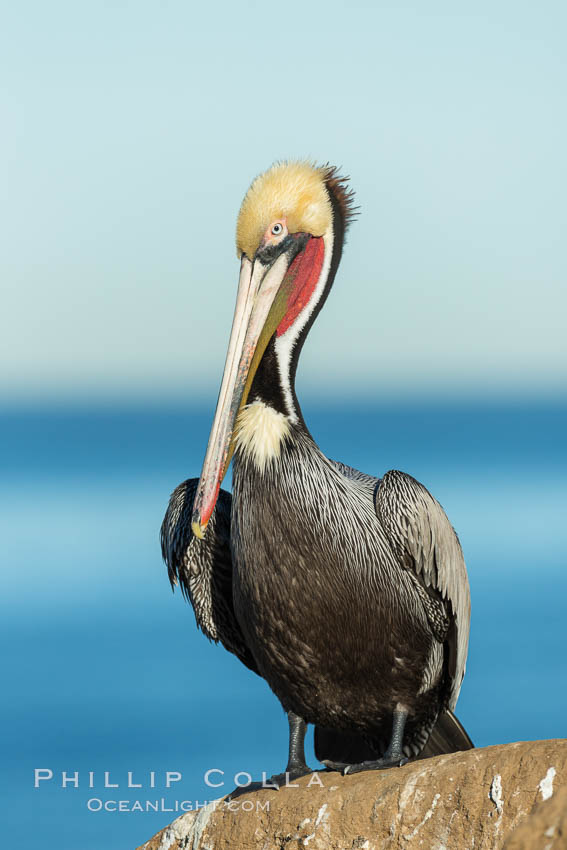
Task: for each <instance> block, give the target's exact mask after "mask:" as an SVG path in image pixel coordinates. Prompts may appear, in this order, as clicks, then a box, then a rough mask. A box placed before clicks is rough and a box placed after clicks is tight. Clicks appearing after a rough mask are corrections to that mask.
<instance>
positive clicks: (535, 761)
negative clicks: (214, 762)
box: [138, 740, 567, 850]
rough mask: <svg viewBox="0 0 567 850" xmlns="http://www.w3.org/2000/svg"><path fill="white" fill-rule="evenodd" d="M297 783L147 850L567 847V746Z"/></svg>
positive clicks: (196, 817)
mask: <svg viewBox="0 0 567 850" xmlns="http://www.w3.org/2000/svg"><path fill="white" fill-rule="evenodd" d="M297 785H298V786H299V787H298V788H285V789H282V790H280V791H272V790H268V789H262V790H258V791H247V792H241V793H240V794H239V795H238V796H235V797H233V799H232V800H230V798H223V800H221V801H219V802H218V804H216V806H215V804H209V805H208V806H207V807H205V808H204V809H200V810H199V811H197V812H189V813H187V814H185V815H182V816H181V817H180V818H177V820H175V821H174V822H173V823H172V824H171V826H169V827H166V828H165V829H164V830H162V831H161V832H159V833H158V834H157V835H155V836H154V837H153V838H152V839H150V841H148V842H147V843H146V844H144V845H142V847H141V848H138V850H300V848H304V847H307V848H309V850H323V848H324V850H414V848H420V850H473V848H474V850H499V848H504V844H505V842H506V841H507V839H508V838H509V837H510V840H509V842H508V843H506V845H505V847H506V850H527V848H528V847H529V848H538V850H539V849H540V848H541V850H563V848H564V847H565V846H566V845H565V844H562V843H560V842H561V841H563V840H564V839H563V837H562V836H564V834H565V829H566V820H565V797H564V792H565V791H567V740H557V741H535V742H526V743H518V744H505V745H503V746H497V747H487V748H486V749H481V750H469V751H468V752H464V753H454V754H452V755H446V756H439V757H437V758H435V759H428V760H426V761H420V762H414V763H413V764H408V765H406V766H405V767H402V768H397V769H392V770H388V771H383V772H365V773H359V774H355V775H353V776H344V777H343V776H339V775H338V774H337V773H328V772H325V771H322V772H321V773H319V774H315V775H313V776H306V777H303V778H302V779H300V780H299V781H298V782H297ZM559 791H561V795H559V793H558V792H559ZM554 798H555V799H554ZM543 800H545V801H546V802H545V803H544V804H543V805H542V806H541V807H540V806H537V804H538V803H540V802H542V801H543ZM555 801H559V802H558V803H557V805H556V808H554V807H553V806H555ZM561 801H563V802H561ZM552 802H553V806H550V805H549V803H552ZM534 806H536V807H537V808H536V810H535V811H534V815H533V828H534V832H533V833H529V834H528V835H527V837H526V838H524V833H523V830H524V829H527V828H528V827H529V825H530V824H531V823H532V821H531V819H530V820H529V821H528V822H526V823H525V826H523V827H522V829H518V830H517V832H516V833H514V835H513V836H511V833H512V832H513V830H514V829H515V828H516V827H517V826H518V825H519V824H521V823H522V822H525V821H526V818H527V817H528V815H530V813H531V812H532V810H533V809H534ZM552 827H553V828H554V829H555V832H554V833H553V835H551V834H550V835H548V834H547V833H546V830H549V829H551V828H552ZM532 834H533V841H534V842H535V843H531V844H530V843H529V842H530V840H531V838H530V836H531V835H532ZM542 836H543V838H542ZM514 841H519V842H522V841H523V842H524V843H516V844H515V843H513V842H514ZM545 841H548V842H553V841H556V843H551V844H549V847H547V845H546V844H545ZM526 842H528V843H526ZM557 842H559V843H557Z"/></svg>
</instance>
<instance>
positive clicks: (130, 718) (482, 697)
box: [0, 401, 567, 850]
mask: <svg viewBox="0 0 567 850" xmlns="http://www.w3.org/2000/svg"><path fill="white" fill-rule="evenodd" d="M212 407H213V405H212V404H211V405H208V406H203V407H202V408H199V409H194V408H183V407H178V408H174V407H171V408H170V409H165V408H164V407H160V408H159V409H157V408H153V407H144V406H142V405H140V406H138V407H133V406H129V407H124V409H120V408H118V407H117V406H116V405H114V406H113V407H97V408H92V409H89V408H87V407H81V408H77V409H71V408H62V407H57V408H55V407H54V408H49V409H46V408H37V409H32V408H28V409H8V410H4V411H3V413H2V414H1V416H0V431H1V439H0V452H1V453H2V480H1V483H0V500H1V512H0V523H1V525H2V531H1V538H0V539H1V541H2V550H3V556H2V565H3V569H2V584H3V589H2V617H1V621H0V628H1V630H2V639H3V646H4V653H3V668H4V669H3V675H2V680H3V684H4V688H3V699H2V706H1V711H2V732H3V735H2V738H3V756H2V801H3V807H4V810H5V816H4V823H3V831H2V835H3V842H4V844H5V846H14V847H15V846H17V847H18V848H32V847H36V846H37V844H38V839H39V840H41V844H42V846H43V847H45V848H54V850H55V848H57V850H67V848H69V850H71V848H73V850H74V848H76V847H81V850H102V848H105V850H123V848H128V847H130V848H134V847H136V846H137V845H139V844H141V843H142V842H143V841H145V840H147V839H148V838H149V837H150V836H151V835H152V834H153V833H154V832H156V831H157V830H158V829H160V828H161V827H162V826H164V825H166V824H167V823H169V822H170V821H171V820H172V819H173V818H174V817H175V816H176V815H177V814H181V811H180V810H179V811H177V812H176V811H175V808H176V806H179V805H180V804H181V803H183V802H184V801H186V802H187V803H188V804H191V805H193V806H194V805H197V804H199V805H201V804H202V803H203V802H205V801H206V800H210V799H214V798H216V797H219V796H221V795H222V794H223V793H227V792H228V791H229V790H231V789H232V788H233V787H234V784H235V781H234V777H235V774H238V773H241V777H240V781H243V782H245V781H246V776H245V774H246V773H248V774H250V775H251V776H252V777H254V778H255V779H259V778H261V775H262V771H266V772H267V773H268V774H270V773H273V772H276V771H279V770H281V769H283V767H284V765H285V758H286V755H287V724H286V721H285V717H284V715H283V713H282V711H281V708H280V707H279V704H278V702H277V700H276V698H275V697H274V696H273V695H272V693H271V692H270V690H269V688H268V687H267V685H266V684H265V683H264V682H263V681H262V680H260V679H259V678H257V677H256V676H254V675H253V674H252V673H250V672H249V671H248V670H246V669H245V668H244V667H243V666H242V665H241V664H240V663H239V662H238V661H237V660H236V659H235V658H234V657H232V656H230V655H229V654H228V653H227V652H225V651H224V650H223V649H222V648H220V647H216V646H214V645H212V644H210V643H209V642H208V641H207V640H206V639H205V638H204V637H203V635H201V634H200V633H199V632H198V631H197V629H196V627H195V622H194V618H193V613H192V611H191V608H190V607H189V606H188V604H187V603H185V602H184V601H183V599H182V597H181V595H180V594H179V593H178V592H177V593H175V594H172V592H171V589H170V587H169V583H168V580H167V574H166V570H165V567H164V565H163V563H162V561H161V555H160V550H159V544H158V532H159V526H160V523H161V519H162V516H163V513H164V510H165V507H166V504H167V499H168V497H169V494H170V492H171V490H172V489H173V488H174V487H175V486H176V485H177V484H178V483H179V482H180V481H181V480H183V479H184V478H186V477H191V476H197V475H198V474H199V471H200V467H201V463H202V459H203V455H204V451H205V447H206V442H207V437H208V431H209V427H210V424H211V417H212ZM304 415H305V418H306V420H307V422H308V424H309V426H310V429H311V431H312V433H313V435H314V436H315V438H316V439H317V441H318V443H319V444H320V446H321V447H322V449H323V451H325V453H326V454H327V455H328V456H329V457H331V458H334V459H338V460H343V461H345V462H347V463H349V464H351V465H353V466H356V467H358V468H360V469H362V470H365V471H368V472H372V473H374V474H376V475H380V474H381V473H383V472H384V471H386V470H387V469H392V468H398V469H402V470H404V471H406V472H410V473H411V474H412V475H414V476H415V477H416V478H418V479H419V480H420V481H422V482H423V483H424V484H425V485H426V486H427V487H428V488H429V489H430V490H431V491H432V493H433V494H434V495H435V496H436V497H437V498H438V499H439V501H440V502H441V503H442V504H443V506H444V507H445V509H446V511H447V513H448V515H449V517H450V519H451V521H452V523H453V525H454V526H455V528H456V529H457V531H458V533H459V536H460V539H461V542H462V545H463V549H464V552H465V557H466V561H467V565H468V569H469V575H470V582H471V592H472V611H473V616H472V632H471V644H470V653H469V663H468V671H467V676H466V678H465V682H464V686H463V690H462V693H461V698H460V701H459V706H458V712H457V713H458V715H459V717H460V719H461V720H462V722H463V723H464V725H465V726H466V728H467V730H468V731H469V733H470V735H471V737H472V738H473V740H474V741H475V743H476V744H477V745H478V746H486V745H489V744H495V743H502V742H507V741H515V740H526V739H539V738H553V737H564V736H566V735H567V653H566V637H565V634H566V627H567V626H566V623H567V617H566V615H567V439H566V435H567V405H565V404H560V403H552V402H548V403H547V402H546V403H544V402H541V401H540V402H537V403H536V402H533V403H532V402H528V401H526V402H518V403H515V404H512V403H509V402H506V403H504V402H502V403H497V402H495V401H491V402H485V403H480V402H479V403H472V402H470V403H466V404H465V403H457V402H448V401H445V402H440V403H438V404H428V405H424V404H414V405H411V404H403V403H395V404H394V403H391V404H384V405H382V406H368V405H366V404H365V403H364V402H363V401H360V402H358V403H356V402H353V403H352V404H350V405H349V406H348V408H347V407H341V408H334V407H332V406H325V405H323V404H318V405H317V404H314V405H312V406H311V407H308V406H307V405H306V406H305V407H304ZM308 753H309V757H308V761H310V762H311V764H314V757H313V755H312V751H309V750H308ZM212 769H214V770H215V773H213V774H209V780H210V781H214V784H215V786H216V787H211V785H207V782H206V781H205V774H206V772H207V771H210V770H212ZM221 771H222V773H221ZM222 782H224V785H222V784H221V783H222ZM168 784H169V786H170V787H169V788H168V787H167V785H168ZM35 786H37V787H35ZM105 786H110V787H105ZM116 786H117V787H116ZM129 786H130V787H129ZM133 786H141V787H133ZM121 801H122V802H121ZM136 802H137V803H138V806H136V805H135V804H136ZM148 803H149V804H150V805H149V810H146V809H147V808H148V805H147V804H148ZM120 808H121V809H122V811H120V810H119V809H120ZM156 808H157V811H156ZM140 809H141V810H140Z"/></svg>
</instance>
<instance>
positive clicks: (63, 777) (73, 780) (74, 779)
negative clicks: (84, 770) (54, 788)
mask: <svg viewBox="0 0 567 850" xmlns="http://www.w3.org/2000/svg"><path fill="white" fill-rule="evenodd" d="M70 782H71V783H72V784H73V785H74V786H75V788H78V787H79V771H78V770H76V771H75V773H74V774H73V775H72V776H67V774H66V772H65V771H63V773H62V774H61V787H62V788H66V787H67V785H68V784H69V783H70Z"/></svg>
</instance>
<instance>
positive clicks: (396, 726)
mask: <svg viewBox="0 0 567 850" xmlns="http://www.w3.org/2000/svg"><path fill="white" fill-rule="evenodd" d="M407 717H408V712H407V711H406V710H405V709H400V708H395V709H394V715H393V719H392V737H391V738H390V743H389V744H388V749H387V750H386V752H385V753H384V755H383V756H382V757H381V758H379V759H376V760H375V761H362V762H360V763H359V764H343V762H338V761H325V762H324V764H325V765H326V766H327V767H328V768H330V769H331V770H338V771H339V772H340V773H342V774H343V776H346V774H347V773H348V774H351V773H360V772H361V771H363V770H385V769H386V768H388V767H401V766H402V765H404V764H406V762H407V758H406V756H405V755H404V753H403V750H402V746H403V742H404V729H405V726H406V720H407Z"/></svg>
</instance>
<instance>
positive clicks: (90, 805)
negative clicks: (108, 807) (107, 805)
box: [87, 797, 102, 812]
mask: <svg viewBox="0 0 567 850" xmlns="http://www.w3.org/2000/svg"><path fill="white" fill-rule="evenodd" d="M87 809H88V810H89V812H100V810H101V809H102V800H98V799H97V798H96V797H93V798H92V799H91V800H87Z"/></svg>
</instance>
